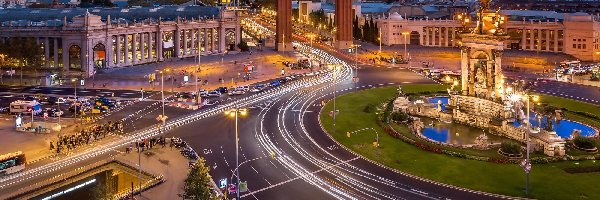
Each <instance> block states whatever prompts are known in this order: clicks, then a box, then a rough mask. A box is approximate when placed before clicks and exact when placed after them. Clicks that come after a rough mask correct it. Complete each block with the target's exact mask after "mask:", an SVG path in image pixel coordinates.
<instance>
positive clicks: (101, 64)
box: [94, 43, 106, 69]
mask: <svg viewBox="0 0 600 200" xmlns="http://www.w3.org/2000/svg"><path fill="white" fill-rule="evenodd" d="M94 68H97V69H103V68H106V47H105V46H104V45H103V44H102V43H98V44H97V45H96V46H94Z"/></svg>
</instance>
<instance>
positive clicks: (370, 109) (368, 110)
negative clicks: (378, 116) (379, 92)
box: [363, 103, 377, 113]
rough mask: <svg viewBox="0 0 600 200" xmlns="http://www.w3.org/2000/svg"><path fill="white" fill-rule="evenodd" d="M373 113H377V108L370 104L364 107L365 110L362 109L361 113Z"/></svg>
mask: <svg viewBox="0 0 600 200" xmlns="http://www.w3.org/2000/svg"><path fill="white" fill-rule="evenodd" d="M375 111H377V106H376V105H375V104H372V103H370V104H367V106H365V108H364V109H363V112H366V113H373V112H375Z"/></svg>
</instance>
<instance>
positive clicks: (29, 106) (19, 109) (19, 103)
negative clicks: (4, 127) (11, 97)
mask: <svg viewBox="0 0 600 200" xmlns="http://www.w3.org/2000/svg"><path fill="white" fill-rule="evenodd" d="M32 111H33V113H34V114H37V113H39V112H41V111H42V105H40V103H39V102H37V101H24V100H16V101H13V102H12V103H10V113H11V114H18V113H30V112H32Z"/></svg>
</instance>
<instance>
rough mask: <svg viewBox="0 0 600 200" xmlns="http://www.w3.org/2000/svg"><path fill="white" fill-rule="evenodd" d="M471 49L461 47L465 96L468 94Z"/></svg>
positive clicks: (462, 86)
mask: <svg viewBox="0 0 600 200" xmlns="http://www.w3.org/2000/svg"><path fill="white" fill-rule="evenodd" d="M468 54H469V47H466V46H461V47H460V59H461V60H462V61H461V62H460V69H461V70H460V71H461V91H462V94H463V95H467V94H468V81H469V56H468Z"/></svg>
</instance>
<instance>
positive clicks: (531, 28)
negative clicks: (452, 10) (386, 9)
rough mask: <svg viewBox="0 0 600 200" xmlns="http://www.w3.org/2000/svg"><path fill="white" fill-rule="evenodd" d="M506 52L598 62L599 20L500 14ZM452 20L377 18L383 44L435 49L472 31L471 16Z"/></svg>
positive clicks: (547, 14)
mask: <svg viewBox="0 0 600 200" xmlns="http://www.w3.org/2000/svg"><path fill="white" fill-rule="evenodd" d="M500 14H501V15H502V16H506V19H507V21H506V25H505V26H504V32H505V33H507V35H508V36H509V38H508V39H507V40H506V41H505V43H504V45H505V46H504V47H505V49H518V50H524V51H538V52H556V53H565V54H569V55H572V56H574V57H576V58H578V59H580V60H583V61H600V18H598V17H597V16H594V15H589V14H586V13H556V12H554V11H520V10H502V11H500ZM454 18H455V19H450V20H446V19H406V18H405V17H403V16H402V15H400V14H398V13H390V14H388V15H387V16H380V17H379V18H378V19H377V20H376V21H377V24H378V26H379V27H380V29H381V34H382V37H381V38H382V44H383V45H396V44H405V43H407V44H413V45H422V46H437V47H458V46H460V45H461V44H460V38H459V37H460V36H459V34H460V32H462V31H463V30H464V29H473V28H474V27H475V23H474V21H475V20H471V19H470V15H464V14H463V15H462V16H461V17H458V16H455V17H454Z"/></svg>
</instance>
